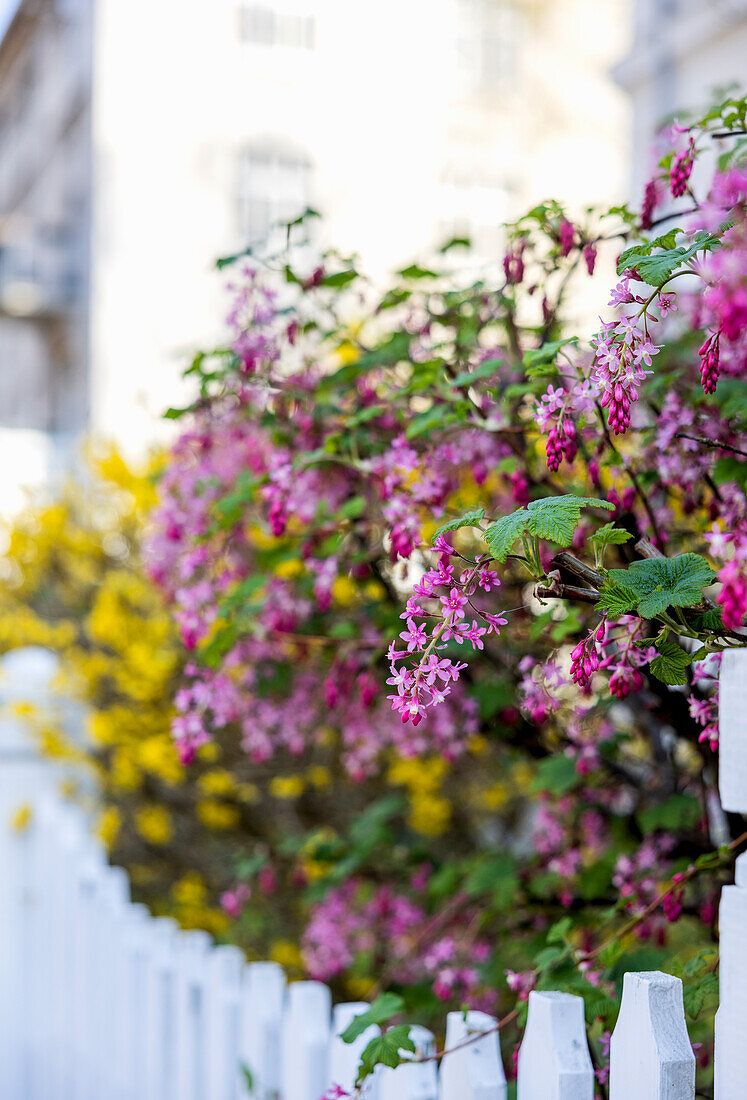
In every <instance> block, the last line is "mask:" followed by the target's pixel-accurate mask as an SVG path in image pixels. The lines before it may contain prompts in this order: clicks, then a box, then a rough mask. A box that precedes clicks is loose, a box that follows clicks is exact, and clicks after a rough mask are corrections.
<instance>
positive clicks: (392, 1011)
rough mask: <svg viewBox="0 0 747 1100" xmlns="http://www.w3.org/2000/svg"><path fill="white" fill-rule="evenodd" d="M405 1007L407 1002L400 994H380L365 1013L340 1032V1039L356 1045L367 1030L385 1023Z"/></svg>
mask: <svg viewBox="0 0 747 1100" xmlns="http://www.w3.org/2000/svg"><path fill="white" fill-rule="evenodd" d="M404 1007H405V1002H404V1001H403V999H402V998H401V997H400V995H399V994H398V993H380V994H379V996H378V997H377V998H376V1000H375V1001H374V1002H373V1003H372V1004H371V1005H370V1007H369V1008H367V1009H366V1011H365V1012H361V1013H359V1015H358V1016H354V1017H353V1019H352V1020H351V1021H350V1023H349V1024H348V1026H347V1027H346V1028H345V1030H344V1031H342V1032H340V1038H341V1039H342V1041H343V1042H344V1043H354V1042H355V1040H356V1039H357V1038H358V1036H359V1035H362V1034H363V1032H364V1031H365V1030H366V1028H369V1027H372V1026H374V1025H377V1026H378V1025H379V1024H383V1023H385V1022H386V1021H387V1020H390V1019H391V1018H392V1016H396V1015H397V1013H399V1012H401V1011H402V1010H403V1008H404Z"/></svg>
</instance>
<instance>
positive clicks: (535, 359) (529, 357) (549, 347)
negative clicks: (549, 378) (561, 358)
mask: <svg viewBox="0 0 747 1100" xmlns="http://www.w3.org/2000/svg"><path fill="white" fill-rule="evenodd" d="M577 342H578V338H577V337H576V336H570V337H569V338H568V339H567V340H549V341H548V342H547V343H546V344H543V345H542V346H541V347H539V348H530V349H529V351H525V352H524V367H525V368H526V373H527V375H528V377H529V378H536V377H537V376H538V375H541V374H547V368H548V367H549V366H551V365H552V364H553V363H554V362H555V360H556V358H557V355H558V352H559V351H560V349H561V348H563V347H565V345H566V344H575V343H577Z"/></svg>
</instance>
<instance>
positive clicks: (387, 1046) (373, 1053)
mask: <svg viewBox="0 0 747 1100" xmlns="http://www.w3.org/2000/svg"><path fill="white" fill-rule="evenodd" d="M402 1051H409V1052H410V1053H411V1054H414V1053H415V1044H414V1042H413V1041H412V1039H411V1038H410V1028H409V1027H408V1025H407V1024H398V1025H397V1027H392V1028H390V1029H389V1031H385V1032H384V1034H383V1035H377V1036H376V1037H375V1038H373V1039H371V1041H370V1042H369V1043H368V1045H367V1046H366V1047H365V1049H364V1050H363V1052H362V1054H361V1061H360V1065H359V1067H358V1076H357V1078H356V1082H355V1083H356V1085H359V1084H360V1083H361V1082H362V1081H365V1079H366V1078H367V1077H369V1076H370V1075H371V1074H372V1073H373V1071H374V1070H375V1069H376V1067H377V1066H389V1067H390V1068H391V1069H396V1068H397V1066H399V1065H401V1063H402V1062H405V1061H408V1059H407V1058H403V1057H402Z"/></svg>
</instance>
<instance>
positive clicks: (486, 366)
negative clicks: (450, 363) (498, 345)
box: [449, 359, 505, 386]
mask: <svg viewBox="0 0 747 1100" xmlns="http://www.w3.org/2000/svg"><path fill="white" fill-rule="evenodd" d="M503 366H505V363H504V361H503V359H486V360H485V362H484V363H480V365H479V367H475V369H474V370H465V371H462V372H461V374H458V375H457V376H456V378H450V379H449V385H450V386H472V385H474V383H475V382H478V381H479V380H480V379H481V378H492V376H493V375H494V374H495V373H496V371H498V370H500V368H501V367H503Z"/></svg>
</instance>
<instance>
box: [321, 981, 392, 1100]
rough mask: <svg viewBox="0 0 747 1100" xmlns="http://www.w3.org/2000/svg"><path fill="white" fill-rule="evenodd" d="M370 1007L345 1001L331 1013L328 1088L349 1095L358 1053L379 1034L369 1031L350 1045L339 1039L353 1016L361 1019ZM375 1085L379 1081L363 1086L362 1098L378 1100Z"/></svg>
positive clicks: (366, 1083) (358, 1002)
mask: <svg viewBox="0 0 747 1100" xmlns="http://www.w3.org/2000/svg"><path fill="white" fill-rule="evenodd" d="M370 1007H371V1006H370V1005H369V1004H367V1003H366V1001H346V1002H344V1003H343V1004H339V1005H335V1007H334V1010H333V1013H332V1036H331V1038H330V1042H329V1064H328V1069H327V1084H328V1085H339V1086H340V1087H341V1088H343V1089H345V1091H346V1092H351V1091H352V1089H353V1085H354V1083H355V1078H356V1075H357V1073H358V1065H359V1063H360V1057H361V1052H362V1051H363V1049H364V1048H365V1047H366V1046H367V1045H368V1043H369V1042H370V1040H371V1039H373V1038H374V1037H375V1036H376V1035H380V1034H381V1031H380V1029H379V1028H378V1027H374V1026H371V1027H368V1028H366V1030H365V1031H364V1032H363V1034H362V1035H359V1036H358V1038H357V1039H355V1040H354V1042H352V1043H344V1042H343V1041H342V1039H341V1038H340V1035H341V1033H342V1032H343V1031H344V1030H345V1028H346V1027H347V1026H348V1024H349V1023H351V1022H352V1020H353V1019H354V1017H355V1016H360V1015H361V1014H362V1013H363V1012H366V1011H367V1010H368V1009H369V1008H370ZM377 1085H378V1081H376V1080H373V1079H371V1078H369V1079H368V1080H367V1081H366V1082H365V1085H364V1089H363V1095H364V1096H365V1097H366V1100H378V1088H377Z"/></svg>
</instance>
